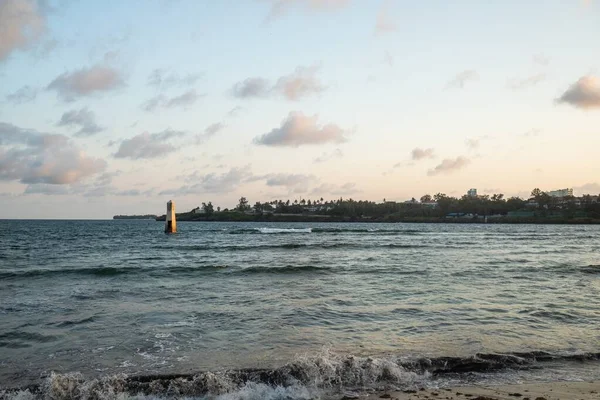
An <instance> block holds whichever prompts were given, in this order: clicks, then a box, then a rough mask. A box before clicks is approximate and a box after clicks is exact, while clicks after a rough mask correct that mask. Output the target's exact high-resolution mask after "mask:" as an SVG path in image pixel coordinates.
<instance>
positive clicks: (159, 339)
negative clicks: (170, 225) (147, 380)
mask: <svg viewBox="0 0 600 400" xmlns="http://www.w3.org/2000/svg"><path fill="white" fill-rule="evenodd" d="M178 229H179V233H178V234H176V235H165V234H164V233H163V225H162V224H161V223H157V222H154V221H0V321H1V323H0V386H4V387H16V386H23V385H26V384H30V383H39V382H43V381H44V379H45V378H46V377H48V376H49V374H50V373H51V372H52V371H54V372H56V373H59V374H62V375H55V376H54V377H53V379H54V380H55V381H56V380H57V379H59V378H61V379H66V377H68V376H71V375H65V374H68V373H72V372H79V373H81V374H83V377H84V378H77V379H80V380H81V379H88V380H89V379H93V378H100V379H102V377H104V379H106V377H111V376H114V375H115V374H120V373H124V374H127V375H128V376H148V375H153V374H191V375H190V376H192V375H194V374H195V373H198V372H201V371H212V372H217V373H221V374H224V373H225V372H224V371H226V370H233V371H240V370H242V369H246V368H252V369H263V370H265V371H271V372H273V371H275V372H277V371H279V373H281V371H283V370H282V368H292V367H293V366H294V365H295V366H298V365H301V366H302V367H301V369H302V368H306V369H307V370H310V371H311V372H310V373H311V374H316V375H319V374H321V375H323V374H325V372H323V368H325V367H323V365H325V364H327V363H328V364H327V365H328V367H327V368H329V369H330V370H331V371H333V372H331V373H332V374H334V375H335V374H337V375H335V376H336V378H331V377H329V378H327V379H329V381H328V382H329V385H330V386H335V385H337V386H338V389H340V388H341V389H340V390H342V389H344V388H346V387H361V386H368V385H370V384H373V383H377V382H385V383H393V384H396V385H397V386H402V383H407V384H414V383H415V382H418V384H424V383H423V382H424V381H428V382H433V381H435V379H437V378H436V377H438V376H440V375H439V374H437V373H436V372H435V368H434V367H435V365H433V366H431V367H427V368H426V367H423V362H424V360H430V361H431V360H433V362H434V364H435V362H436V361H435V360H437V362H439V361H440V360H441V358H442V357H449V356H453V357H461V359H465V360H466V359H468V358H467V357H470V356H474V355H476V354H477V353H482V354H492V353H493V354H496V353H502V354H507V353H511V354H514V353H521V352H522V353H527V355H520V356H519V357H525V358H524V359H523V358H519V360H522V361H523V362H524V363H525V364H526V365H531V364H532V363H534V364H535V365H536V366H537V365H538V363H535V362H537V361H539V360H538V358H540V357H537V358H536V357H535V356H532V354H533V353H531V352H534V351H544V352H547V353H549V354H550V355H551V356H548V357H550V358H557V357H559V356H564V355H581V354H584V353H586V354H587V355H586V356H585V357H584V358H586V359H587V358H591V359H594V358H596V359H597V358H598V357H597V355H598V352H600V328H599V327H600V226H559V225H490V224H488V225H485V224H466V225H458V224H308V223H297V224H266V223H242V224H240V223H186V222H180V223H178ZM589 353H592V354H591V355H590V354H589ZM349 355H354V356H355V357H354V358H351V360H353V361H352V362H353V363H355V364H356V365H350V366H348V365H346V364H348V360H349V358H348V357H349ZM483 357H484V358H485V356H483ZM542 358H543V357H542ZM477 359H478V360H479V358H477ZM369 360H370V361H369ZM364 362H366V363H369V362H370V363H371V364H372V363H379V364H377V365H376V366H375V367H373V365H371V366H368V367H365V366H364V365H363V364H360V363H364ZM410 362H413V363H420V364H418V367H417V366H414V365H413V366H414V368H413V367H409V363H410ZM502 362H504V361H502ZM518 362H521V361H518ZM570 362H571V361H569V362H567V361H564V362H562V361H561V362H560V363H559V364H560V365H562V368H567V369H568V370H569V376H570V377H572V378H574V379H578V378H582V379H589V378H590V377H591V378H598V377H600V373H599V372H598V369H599V365H598V364H597V361H593V360H592V361H585V362H581V363H579V361H578V362H577V363H578V364H577V365H578V367H577V368H575V369H573V370H571V367H572V366H571V364H569V363H570ZM336 363H337V364H336ZM357 363H358V364H357ZM386 363H391V364H390V365H391V366H390V365H388V364H386ZM359 364H360V365H359ZM509 364H510V363H509ZM579 364H581V365H579ZM336 365H337V367H336ZM411 365H412V364H411ZM415 365H416V364H415ZM484 365H486V364H485V363H484ZM539 365H541V364H539ZM565 365H566V366H565ZM290 366H291V367H290ZM340 366H341V367H340ZM488 367H489V365H488ZM496 367H497V365H496ZM507 367H508V368H507V369H506V370H503V369H501V372H502V371H504V374H503V375H502V376H504V377H507V376H510V374H508V373H507V371H513V370H514V369H513V368H512V367H514V366H513V365H508V366H507ZM311 368H312V369H311ZM344 368H349V369H348V371H355V369H356V371H360V373H361V374H364V373H371V374H375V375H377V373H380V372H381V370H383V371H384V373H383V375H385V374H386V373H389V374H391V376H392V377H391V378H389V377H387V378H386V376H383V378H382V376H381V373H380V376H375V377H370V376H367V377H364V376H363V377H361V378H357V377H356V376H354V375H356V374H355V372H356V371H355V372H348V371H346V370H344ZM353 368H354V369H353ZM369 368H374V369H373V371H371V370H368V369H369ZM386 368H387V370H386ZM325 369H326V368H325ZM484 369H485V368H484ZM488 369H489V368H488ZM492 369H494V370H495V369H496V368H495V367H494V368H492ZM292 370H293V368H292ZM342 370H344V371H346V372H343V371H342ZM367 370H368V371H367ZM285 371H287V370H285ZM303 371H304V370H303ZM315 371H316V372H315ZM340 371H342V372H340ZM365 371H367V372H365ZM369 371H370V372H369ZM377 371H379V372H377ZM385 371H388V372H385ZM390 371H391V372H390ZM427 371H429V372H427ZM473 371H474V372H475V374H478V373H480V372H482V371H477V368H474V369H473V370H472V371H471V372H473ZM556 371H557V370H556V369H552V368H548V367H546V368H544V370H543V372H541V371H540V370H538V369H537V368H536V369H533V370H530V369H527V372H523V373H522V374H521V375H520V377H521V378H522V377H523V376H524V375H523V374H529V375H527V376H528V377H529V378H536V377H538V378H540V379H541V378H543V377H544V376H545V377H553V378H556V376H554V375H552V374H556ZM449 372H452V373H449V374H446V375H445V376H446V378H447V379H448V380H449V381H452V380H454V381H456V380H459V381H460V380H461V379H462V380H474V379H475V380H476V379H477V375H473V374H470V375H464V374H462V375H461V374H460V373H457V374H454V372H456V371H449ZM459 372H460V371H459ZM483 372H486V371H483ZM342 373H343V374H350V375H352V374H354V375H352V376H351V377H350V378H348V377H345V378H344V377H341V375H340V374H342ZM394 374H396V375H398V377H395V375H394ZM402 374H404V375H402ZM544 374H545V375H544ZM561 374H563V375H564V374H565V372H564V371H563V372H561ZM292 375H293V373H292ZM321 375H320V378H318V379H317V381H315V382H312V381H311V384H312V386H315V387H317V386H319V385H323V382H322V380H323V379H322V378H323V376H321ZM338 375H340V376H338ZM295 378H298V377H296V376H295ZM388 378H389V379H388ZM73 379H75V378H73ZM228 379H229V378H228ZM253 379H254V378H253ZM261 379H262V378H261ZM307 379H308V378H307ZM310 379H312V378H310ZM315 379H316V378H315ZM331 379H333V380H336V379H337V381H336V383H335V385H333V384H331ZM344 379H346V380H347V381H345V380H344ZM352 379H355V380H356V382H354V383H353V382H351V380H352ZM369 379H371V380H372V382H371V381H370V380H369ZM386 379H387V381H390V382H387V381H386ZM230 380H231V379H230ZM251 380H252V379H251ZM259 380H260V379H259ZM338 381H339V382H338ZM302 382H303V383H306V382H304V381H302ZM270 383H271V384H273V382H270ZM275 383H276V384H279V383H281V382H275ZM284 383H285V382H284ZM257 384H263V383H257ZM267 386H268V387H270V386H269V385H267ZM271 386H273V385H271ZM254 389H256V390H257V393H259V392H260V390H263V389H264V388H258V389H257V388H254ZM228 390H229V389H223V390H217V393H221V392H223V391H228ZM264 390H266V389H264ZM269 390H271V389H269ZM278 390H283V391H284V392H282V393H283V394H282V396H283V397H285V396H289V398H305V397H310V396H314V393H309V394H307V392H305V391H306V390H308V389H307V387H306V385H305V386H301V387H300V388H298V387H297V386H293V385H292V386H290V385H286V384H284V385H283V386H282V387H280V388H279V389H278ZM290 391H291V392H290ZM208 392H210V391H208ZM261 393H262V392H261ZM269 393H271V395H272V396H274V397H272V398H278V397H277V395H276V393H275V394H273V393H274V392H269ZM209 394H210V393H209ZM260 396H263V398H264V396H266V395H265V394H264V393H263V394H262V395H260ZM260 396H259V397H260ZM303 396H304V397H303Z"/></svg>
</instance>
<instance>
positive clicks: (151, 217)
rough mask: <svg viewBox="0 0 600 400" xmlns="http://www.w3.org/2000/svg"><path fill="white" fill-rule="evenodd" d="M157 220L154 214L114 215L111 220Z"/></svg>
mask: <svg viewBox="0 0 600 400" xmlns="http://www.w3.org/2000/svg"><path fill="white" fill-rule="evenodd" d="M157 218H159V217H158V216H157V215H154V214H147V215H115V216H114V217H113V219H157Z"/></svg>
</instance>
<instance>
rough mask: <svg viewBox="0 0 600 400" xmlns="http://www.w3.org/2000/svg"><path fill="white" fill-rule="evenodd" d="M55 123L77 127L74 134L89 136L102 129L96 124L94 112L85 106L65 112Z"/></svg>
mask: <svg viewBox="0 0 600 400" xmlns="http://www.w3.org/2000/svg"><path fill="white" fill-rule="evenodd" d="M56 125H58V126H67V127H78V128H79V131H77V133H75V136H91V135H94V134H96V133H98V132H101V131H103V130H104V128H103V127H101V126H99V125H98V124H96V121H95V116H94V113H93V112H92V111H90V110H88V109H87V108H82V109H80V110H71V111H67V112H65V113H64V114H63V115H62V117H61V118H60V121H58V123H57V124H56Z"/></svg>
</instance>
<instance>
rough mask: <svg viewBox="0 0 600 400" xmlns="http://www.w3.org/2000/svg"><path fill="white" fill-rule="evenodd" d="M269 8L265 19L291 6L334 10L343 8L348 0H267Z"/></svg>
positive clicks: (280, 14)
mask: <svg viewBox="0 0 600 400" xmlns="http://www.w3.org/2000/svg"><path fill="white" fill-rule="evenodd" d="M269 1H270V2H271V3H272V5H271V10H270V11H269V15H268V17H267V20H272V19H275V18H278V17H280V16H282V15H283V14H285V13H286V12H287V11H288V10H289V9H290V8H292V7H294V6H295V7H301V8H304V9H305V10H307V11H312V12H322V11H335V10H339V9H341V8H344V7H345V6H346V5H348V4H349V3H350V0H269Z"/></svg>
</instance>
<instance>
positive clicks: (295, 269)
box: [239, 265, 332, 274]
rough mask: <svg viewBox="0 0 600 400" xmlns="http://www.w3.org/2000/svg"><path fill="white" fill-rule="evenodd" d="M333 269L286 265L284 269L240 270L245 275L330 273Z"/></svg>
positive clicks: (259, 268) (253, 268)
mask: <svg viewBox="0 0 600 400" xmlns="http://www.w3.org/2000/svg"><path fill="white" fill-rule="evenodd" d="M331 270H332V268H329V267H318V266H316V265H286V266H283V267H248V268H242V269H241V270H239V272H240V273H243V274H297V273H302V272H329V271H331Z"/></svg>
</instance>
